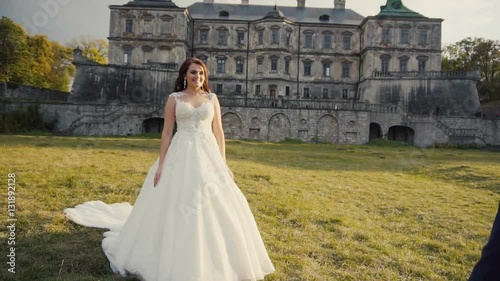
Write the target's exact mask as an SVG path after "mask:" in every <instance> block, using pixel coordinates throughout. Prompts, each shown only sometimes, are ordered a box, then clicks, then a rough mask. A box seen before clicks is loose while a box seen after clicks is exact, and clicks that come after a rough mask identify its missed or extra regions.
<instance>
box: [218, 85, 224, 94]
mask: <svg viewBox="0 0 500 281" xmlns="http://www.w3.org/2000/svg"><path fill="white" fill-rule="evenodd" d="M222 86H223V85H222V84H217V94H220V95H222V90H223V87H222Z"/></svg>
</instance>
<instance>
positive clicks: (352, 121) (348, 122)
mask: <svg viewBox="0 0 500 281" xmlns="http://www.w3.org/2000/svg"><path fill="white" fill-rule="evenodd" d="M222 120H223V126H224V133H225V135H226V137H227V138H230V139H258V140H266V141H281V140H284V139H286V138H289V139H301V140H304V141H320V142H332V143H352V144H363V143H366V142H368V125H369V119H368V112H365V111H348V110H337V111H333V110H303V109H302V110H301V109H272V108H244V107H234V108H233V107H225V108H222Z"/></svg>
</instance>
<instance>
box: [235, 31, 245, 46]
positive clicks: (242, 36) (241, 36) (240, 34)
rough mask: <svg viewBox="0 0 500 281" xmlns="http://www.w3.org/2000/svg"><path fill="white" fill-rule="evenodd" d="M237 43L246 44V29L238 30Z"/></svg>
mask: <svg viewBox="0 0 500 281" xmlns="http://www.w3.org/2000/svg"><path fill="white" fill-rule="evenodd" d="M236 39H237V40H236V43H237V44H238V45H243V44H245V32H244V31H238V34H237V38H236Z"/></svg>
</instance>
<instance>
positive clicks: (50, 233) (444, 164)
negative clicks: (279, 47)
mask: <svg viewBox="0 0 500 281" xmlns="http://www.w3.org/2000/svg"><path fill="white" fill-rule="evenodd" d="M158 151H159V140H158V139H155V138H133V137H127V138H95V137H55V136H40V135H38V136H25V135H23V136H16V135H0V161H1V163H2V165H1V168H0V172H1V175H2V179H3V181H4V183H5V184H4V186H5V185H6V182H7V180H6V177H7V174H8V173H13V172H14V173H16V179H17V189H16V192H17V201H16V207H17V216H18V221H17V225H16V227H17V232H16V257H17V273H16V275H15V277H16V278H13V277H14V276H13V275H10V274H8V273H7V272H6V270H7V265H6V264H5V262H4V263H2V264H3V267H4V270H2V273H0V280H11V279H13V280H135V279H134V278H133V277H130V278H128V279H122V278H119V277H117V276H116V275H114V274H113V273H112V271H111V270H110V269H109V265H108V262H107V260H106V257H105V256H104V254H103V253H102V250H101V246H100V243H101V239H102V233H103V232H104V231H105V230H102V229H93V228H85V227H81V226H79V225H76V224H74V223H71V222H69V221H67V220H66V219H65V218H64V216H63V214H62V210H63V209H65V208H67V207H72V206H74V205H76V204H79V203H82V202H85V201H89V200H102V201H105V202H107V203H114V202H123V201H128V202H130V203H134V201H135V197H136V196H137V194H138V190H139V188H140V187H141V185H142V181H143V180H144V177H145V175H146V172H147V171H148V169H149V167H150V166H151V165H152V164H153V162H154V160H155V159H156V157H157V154H158ZM227 157H228V163H229V166H230V167H231V168H232V170H233V172H234V175H235V180H236V183H237V184H238V186H239V187H240V188H241V189H242V191H243V193H244V194H245V196H246V198H247V199H248V201H249V203H250V207H251V208H252V211H253V213H254V215H255V218H256V220H257V224H258V226H259V229H260V232H261V235H262V238H263V239H264V242H265V244H266V247H267V249H268V252H269V254H270V256H271V259H272V261H273V263H274V265H275V267H276V273H274V274H271V275H269V276H268V277H267V278H266V281H271V280H274V281H278V280H280V281H313V280H314V281H315V280H318V281H325V280H327V281H330V280H341V281H344V280H353V281H354V280H363V281H364V280H377V281H380V280H383V281H388V280H395V281H396V280H397V281H399V280H466V279H467V277H468V275H469V273H470V271H471V269H472V267H473V265H474V263H475V262H476V260H477V259H478V257H479V255H480V252H481V249H482V246H483V245H484V243H485V242H486V241H487V238H488V235H489V231H490V227H491V224H492V221H493V219H494V216H495V214H496V207H497V205H498V201H499V199H500V154H495V153H491V152H485V151H482V150H478V149H474V150H467V149H460V150H457V149H455V150H453V149H446V148H439V149H418V148H414V147H408V146H404V145H400V144H390V143H375V144H374V145H364V146H356V145H333V144H306V143H300V142H294V141H286V142H283V143H265V142H255V141H228V142H227ZM4 192H5V194H6V188H4ZM5 198H6V196H4V197H3V199H2V200H4V201H3V202H2V206H5V205H4V202H5ZM2 210H3V211H2V212H1V213H0V218H1V219H2V220H3V221H4V223H5V222H6V220H7V213H6V211H5V207H2ZM5 224H6V223H5ZM1 238H2V241H3V244H2V245H3V246H6V243H5V241H6V234H5V232H2V237H1ZM1 254H2V256H4V257H5V255H6V254H8V253H7V249H6V248H5V247H2V253H1ZM4 259H5V258H4Z"/></svg>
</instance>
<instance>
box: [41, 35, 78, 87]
mask: <svg viewBox="0 0 500 281" xmlns="http://www.w3.org/2000/svg"><path fill="white" fill-rule="evenodd" d="M51 46H52V53H53V63H52V67H51V70H50V72H49V73H48V74H47V80H48V81H49V84H50V86H49V87H50V88H51V89H54V90H59V91H65V92H69V90H70V89H69V82H70V79H71V77H74V76H75V73H76V68H75V66H74V65H73V64H72V63H71V61H72V60H73V49H72V48H69V47H65V46H63V45H61V44H59V43H58V42H51Z"/></svg>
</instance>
